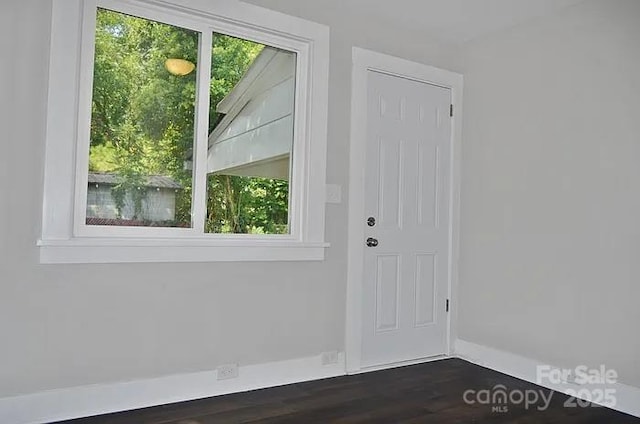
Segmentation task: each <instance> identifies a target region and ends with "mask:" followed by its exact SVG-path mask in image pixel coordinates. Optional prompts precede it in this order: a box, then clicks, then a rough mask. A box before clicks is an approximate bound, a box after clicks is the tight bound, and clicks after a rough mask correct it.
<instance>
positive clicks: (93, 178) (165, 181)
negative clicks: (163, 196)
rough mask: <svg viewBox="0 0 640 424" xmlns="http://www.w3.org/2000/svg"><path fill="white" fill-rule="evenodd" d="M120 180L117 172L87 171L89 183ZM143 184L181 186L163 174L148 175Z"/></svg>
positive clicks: (175, 187)
mask: <svg viewBox="0 0 640 424" xmlns="http://www.w3.org/2000/svg"><path fill="white" fill-rule="evenodd" d="M120 182H121V178H120V175H118V174H112V173H98V172H89V184H109V185H116V184H119V183H120ZM144 186H145V187H153V188H173V189H179V188H182V186H181V185H180V184H179V183H178V182H177V181H176V180H174V179H173V178H171V177H167V176H164V175H148V176H147V177H146V181H145V183H144Z"/></svg>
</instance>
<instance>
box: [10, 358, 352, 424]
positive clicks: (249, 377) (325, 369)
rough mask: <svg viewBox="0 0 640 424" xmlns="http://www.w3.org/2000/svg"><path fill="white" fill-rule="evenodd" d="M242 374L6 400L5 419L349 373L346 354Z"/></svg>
mask: <svg viewBox="0 0 640 424" xmlns="http://www.w3.org/2000/svg"><path fill="white" fill-rule="evenodd" d="M238 374H239V375H238V377H237V378H234V379H229V380H218V379H217V373H216V371H204V372H197V373H191V374H179V375H171V376H166V377H159V378H152V379H146V380H136V381H130V382H122V383H113V384H97V385H90V386H80V387H71V388H66V389H56V390H49V391H44V392H39V393H34V394H28V395H22V396H14V397H7V398H0V422H3V423H12V424H34V423H45V422H51V421H61V420H68V419H73V418H80V417H88V416H93V415H100V414H107V413H111V412H118V411H128V410H131V409H138V408H145V407H149V406H156V405H163V404H167V403H174V402H182V401H187V400H194V399H202V398H207V397H211V396H219V395H224V394H229V393H239V392H246V391H249V390H255V389H262V388H266V387H275V386H282V385H285V384H292V383H299V382H303V381H310V380H320V379H323V378H330V377H337V376H341V375H345V374H346V372H345V358H344V353H340V354H339V355H338V362H337V363H335V364H331V365H322V360H321V356H312V357H307V358H299V359H292V360H287V361H280V362H271V363H266V364H259V365H247V366H241V367H240V368H239V372H238Z"/></svg>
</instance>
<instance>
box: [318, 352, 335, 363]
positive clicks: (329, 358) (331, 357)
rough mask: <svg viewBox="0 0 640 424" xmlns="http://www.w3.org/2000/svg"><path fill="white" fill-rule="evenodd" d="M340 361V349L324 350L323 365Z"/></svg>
mask: <svg viewBox="0 0 640 424" xmlns="http://www.w3.org/2000/svg"><path fill="white" fill-rule="evenodd" d="M337 363H338V351H337V350H332V351H331V352H322V365H331V364H337Z"/></svg>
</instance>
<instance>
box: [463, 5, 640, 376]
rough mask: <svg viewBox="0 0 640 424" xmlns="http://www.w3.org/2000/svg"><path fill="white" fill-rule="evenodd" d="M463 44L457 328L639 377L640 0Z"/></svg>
mask: <svg viewBox="0 0 640 424" xmlns="http://www.w3.org/2000/svg"><path fill="white" fill-rule="evenodd" d="M465 56H466V63H465V65H464V73H465V125H464V142H463V143H464V148H463V150H464V151H463V162H462V170H463V189H462V227H461V234H462V246H461V269H460V271H461V277H460V296H461V298H460V308H459V311H460V313H459V325H460V327H459V336H460V338H462V339H465V340H469V341H472V342H475V343H479V344H481V345H486V346H490V347H494V348H498V349H502V350H505V351H509V352H513V353H516V354H519V355H523V356H527V357H530V358H533V359H538V360H540V361H543V362H548V363H550V364H555V365H560V366H567V367H569V366H576V365H578V364H591V365H593V364H606V365H607V366H608V367H611V368H615V369H616V370H618V372H619V373H620V375H621V377H620V380H621V381H622V382H624V383H627V384H630V385H635V386H640V337H639V335H640V330H639V329H638V325H639V323H640V307H639V306H638V305H639V301H640V2H639V1H637V0H596V1H586V2H584V3H582V4H579V5H577V6H574V7H571V8H569V9H566V10H564V11H563V12H561V13H559V14H557V15H555V16H553V17H548V18H543V19H540V20H537V21H534V22H531V23H529V24H526V25H524V26H520V27H517V28H514V29H511V30H508V31H505V32H501V33H500V34H495V35H492V36H490V37H487V38H484V39H482V40H478V41H477V42H473V43H472V44H470V45H468V46H467V47H466V49H465Z"/></svg>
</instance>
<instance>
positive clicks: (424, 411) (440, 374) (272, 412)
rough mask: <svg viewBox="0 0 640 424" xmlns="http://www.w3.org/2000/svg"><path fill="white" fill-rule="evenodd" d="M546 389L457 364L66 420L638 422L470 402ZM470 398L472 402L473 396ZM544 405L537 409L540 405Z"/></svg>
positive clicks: (590, 411) (202, 423)
mask: <svg viewBox="0 0 640 424" xmlns="http://www.w3.org/2000/svg"><path fill="white" fill-rule="evenodd" d="M499 384H501V385H504V386H506V387H507V389H508V390H535V391H537V392H540V391H541V390H542V391H544V393H545V395H548V393H549V391H548V390H546V389H543V388H541V387H538V386H535V385H532V384H529V383H526V382H524V381H521V380H517V379H515V378H511V377H509V376H506V375H504V374H500V373H497V372H495V371H491V370H488V369H485V368H482V367H479V366H476V365H472V364H470V363H467V362H465V361H462V360H459V359H449V360H444V361H438V362H430V363H426V364H421V365H414V366H409V367H403V368H396V369H392V370H386V371H378V372H373V373H367V374H361V375H355V376H347V377H337V378H330V379H326V380H320V381H313V382H308V383H299V384H292V385H288V386H282V387H276V388H271V389H264V390H256V391H252V392H247V393H239V394H233V395H226V396H220V397H215V398H209V399H202V400H196V401H190V402H182V403H176V404H171V405H163V406H158V407H153V408H146V409H140V410H136V411H129V412H124V413H117V414H110V415H103V416H98V417H92V418H83V419H79V420H73V421H69V422H71V423H74V424H98V423H100V424H107V423H108V424H123V423H139V424H142V423H145V424H160V423H162V424H213V423H215V424H226V423H234V424H236V423H261V424H266V423H291V424H294V423H295V424H312V423H342V424H353V423H368V424H369V423H381V424H382V423H384V424H387V423H438V424H449V423H459V424H466V423H491V424H501V423H521V424H541V423H558V424H574V423H584V424H587V423H589V424H618V423H625V424H640V419H638V418H634V417H632V416H629V415H625V414H622V413H619V412H616V411H612V410H609V409H606V408H600V407H586V408H582V407H576V408H566V407H564V403H565V401H566V400H567V399H568V398H567V397H566V396H564V395H561V394H559V393H554V394H553V396H552V401H551V404H550V407H549V408H548V409H547V410H545V411H538V410H537V409H536V406H532V407H530V408H529V409H528V410H527V409H525V407H524V406H523V405H513V404H507V405H506V406H507V409H508V411H506V412H498V411H492V406H491V405H484V404H478V403H476V404H473V405H470V404H467V403H465V401H464V400H463V394H464V393H465V391H466V390H469V389H473V390H483V389H492V388H493V387H495V386H496V385H499ZM468 398H469V397H468ZM542 404H543V402H542V401H540V402H539V403H538V404H537V405H542Z"/></svg>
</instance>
